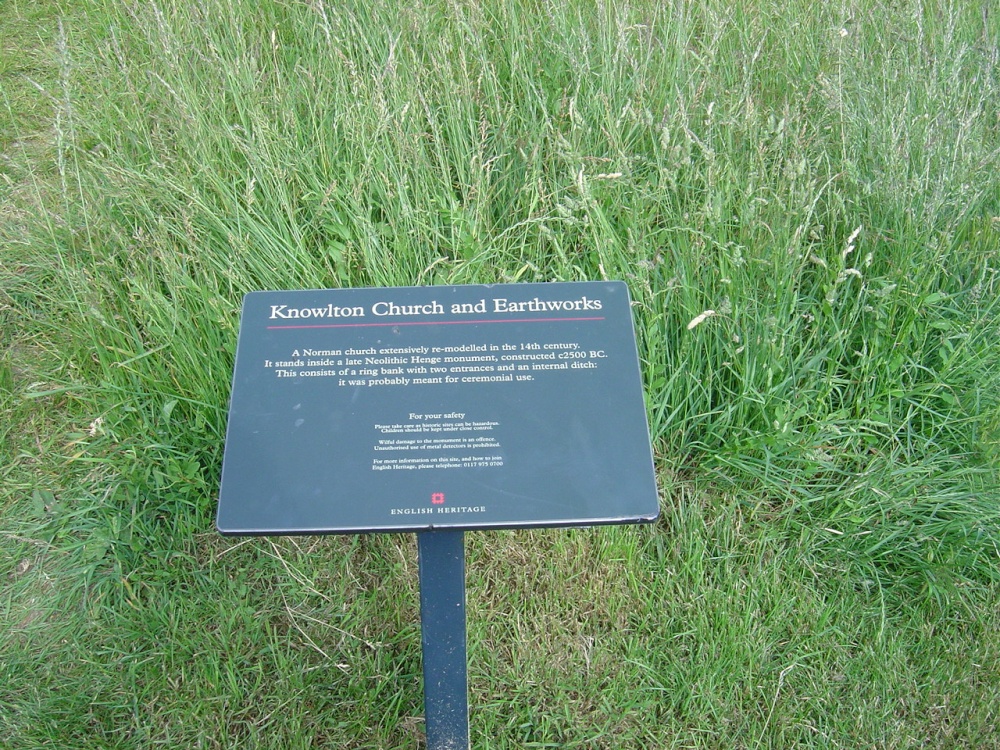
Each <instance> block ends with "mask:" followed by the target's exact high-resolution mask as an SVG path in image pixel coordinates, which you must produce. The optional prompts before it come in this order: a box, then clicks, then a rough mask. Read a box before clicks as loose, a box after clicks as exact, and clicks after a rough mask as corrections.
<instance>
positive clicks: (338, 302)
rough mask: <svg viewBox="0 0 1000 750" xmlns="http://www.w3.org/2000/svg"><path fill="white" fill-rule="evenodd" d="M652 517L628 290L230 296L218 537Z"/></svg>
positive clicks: (550, 286)
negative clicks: (232, 336)
mask: <svg viewBox="0 0 1000 750" xmlns="http://www.w3.org/2000/svg"><path fill="white" fill-rule="evenodd" d="M657 512H658V502H657V492H656V482H655V478H654V473H653V462H652V456H651V450H650V442H649V430H648V427H647V423H646V414H645V408H644V402H643V397H642V383H641V380H640V374H639V362H638V356H637V353H636V346H635V334H634V331H633V326H632V315H631V306H630V302H629V296H628V289H627V287H626V285H625V284H624V283H622V282H566V283H545V284H504V285H494V286H438V287H405V288H381V289H327V290H314V291H284V292H281V291H279V292H252V293H250V294H248V295H247V296H246V298H245V300H244V304H243V316H242V321H241V324H240V333H239V342H238V347H237V353H236V365H235V370H234V375H233V391H232V402H231V407H230V412H229V429H228V434H227V437H226V449H225V458H224V461H223V470H222V485H221V490H220V498H219V514H218V528H219V530H220V531H221V532H222V533H224V534H269V535H276V534H326V533H364V532H393V531H427V530H431V529H454V530H466V529H490V528H521V527H533V526H534V527H537V526H579V525H594V524H607V523H632V522H641V521H651V520H653V519H654V518H655V517H656V515H657Z"/></svg>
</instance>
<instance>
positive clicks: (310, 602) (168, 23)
mask: <svg viewBox="0 0 1000 750" xmlns="http://www.w3.org/2000/svg"><path fill="white" fill-rule="evenodd" d="M0 32H2V33H0V37H2V38H3V39H4V40H5V41H4V47H3V49H2V51H0V85H2V89H3V91H2V100H3V111H4V113H5V117H4V118H0V120H2V122H0V157H2V161H0V196H2V205H0V217H2V222H0V259H2V262H0V325H2V328H0V408H2V409H3V412H4V417H5V418H4V419H3V420H2V422H0V439H2V443H0V446H2V451H3V453H2V456H0V458H2V460H0V486H2V487H3V490H2V492H0V513H2V518H3V523H2V524H0V550H2V552H0V566H2V568H3V575H5V576H6V580H7V582H8V585H7V587H6V590H5V592H4V594H3V599H2V605H0V622H2V623H3V627H4V628H5V631H6V633H5V637H4V638H3V640H2V645H0V652H2V654H3V658H2V659H0V663H2V664H3V666H2V669H3V675H2V678H0V685H3V687H2V688H0V705H2V706H3V710H2V711H0V745H3V746H7V745H9V746H11V747H18V748H32V747H50V746H58V747H102V748H136V747H153V746H158V745H169V746H190V747H234V746H250V747H280V748H297V747H302V748H305V747H338V748H351V747H356V748H396V747H400V748H402V747H419V746H421V743H422V741H423V740H422V719H421V714H422V705H421V686H420V656H419V624H418V616H417V592H416V573H415V571H416V560H415V554H416V552H415V544H414V542H413V540H412V538H410V537H408V536H398V537H395V536H388V537H344V538H340V537H337V538H320V539H299V538H289V539H274V540H252V541H242V542H241V541H236V542H234V541H231V540H229V541H227V540H223V539H221V538H219V537H217V535H216V534H215V533H214V531H213V530H212V520H213V516H214V510H215V498H216V491H217V482H218V473H219V465H220V461H221V447H222V441H223V435H224V427H225V418H226V407H227V400H228V383H229V377H230V373H231V367H232V355H233V349H234V346H235V338H236V326H237V322H236V321H237V319H238V318H237V314H238V306H239V301H240V298H241V295H242V294H243V293H244V292H246V291H250V290H253V289H276V288H297V287H338V286H362V285H375V286H381V285H407V284H451V283H467V282H468V283H472V282H475V283H480V282H489V283H493V282H513V281H535V280H556V279H558V280H572V279H599V278H621V279H625V280H626V281H627V282H628V284H629V286H630V289H631V292H632V296H633V300H634V301H635V319H636V330H637V334H638V339H639V348H640V356H641V358H642V362H643V377H644V380H645V386H646V395H647V410H648V414H649V420H650V426H651V431H652V437H653V441H654V448H655V454H656V460H657V468H658V472H659V475H660V477H661V487H662V497H663V515H662V518H661V520H660V521H659V522H658V523H657V524H655V525H653V526H650V527H644V528H640V529H635V528H623V529H613V528H612V529H609V528H604V529H594V530H573V531H566V530H559V531H532V532H516V533H514V532H511V533H495V534H470V535H469V536H468V540H467V547H468V551H467V555H468V586H469V638H470V672H471V674H470V679H471V702H472V707H473V714H472V734H473V745H474V746H475V747H483V748H494V747H495V748H508V747H509V748H523V747H567V748H569V747H580V748H649V747H704V748H713V747H720V748H721V747H727V748H728V747H787V746H790V745H796V744H801V745H810V746H817V747H857V746H869V747H885V748H890V747H891V748H896V747H916V746H928V745H929V746H940V747H989V746H996V744H997V740H996V737H995V736H994V735H995V732H994V727H995V726H996V723H997V720H998V717H997V713H996V708H995V706H997V705H1000V680H998V678H997V675H998V674H1000V635H998V633H1000V628H998V625H1000V622H998V615H997V613H998V612H1000V607H998V602H1000V599H998V591H1000V589H998V586H1000V546H998V545H1000V477H998V472H997V469H998V434H1000V433H998V430H1000V403H998V394H1000V366H998V365H997V362H998V361H1000V358H998V356H997V355H998V354H1000V352H998V347H1000V344H998V342H1000V336H998V334H1000V330H998V316H997V312H998V305H1000V301H998V300H1000V279H998V275H997V274H998V268H1000V264H998V261H1000V257H998V250H997V248H998V247H1000V201H998V197H1000V190H998V188H1000V182H998V180H1000V178H998V176H997V175H998V174H1000V169H998V167H1000V164H998V161H1000V121H998V120H997V116H996V105H995V102H996V101H998V100H1000V79H998V77H997V69H998V68H997V64H996V63H997V60H998V55H1000V52H998V43H1000V29H998V26H997V20H996V17H995V14H990V13H988V12H984V11H983V10H982V9H981V8H979V7H976V5H975V4H964V5H963V4H957V3H949V2H945V1H944V0H940V1H935V2H929V3H922V4H918V3H896V4H892V3H881V2H875V1H874V0H864V1H861V0H859V1H858V2H851V3H846V4H841V5H840V6H836V7H834V6H831V5H824V4H820V5H817V4H815V3H803V2H793V3H790V4H789V3H785V4H781V5H778V4H773V3H768V2H766V0H754V1H753V2H745V3H741V4H738V5H736V6H733V5H732V4H731V3H721V2H715V1H714V0H710V1H709V2H703V3H697V4H689V3H685V2H675V3H667V4H663V3H645V2H642V3H631V4H625V3H609V2H601V3H586V2H576V1H574V2H564V3H551V2H528V0H522V1H521V2H513V1H511V2H500V1H499V0H497V1H493V0H489V1H488V2H482V3H478V4H468V3H459V2H448V1H445V0H425V1H423V2H420V3H417V4H409V5H407V6H405V7H399V6H398V4H396V3H389V2H374V3H352V2H345V3H337V4H327V3H325V2H323V0H315V1H314V2H301V3H298V2H271V1H269V0H265V1H264V2H260V1H258V2H254V3H248V2H244V1H243V0H203V2H200V3H174V2H161V3H148V2H144V3H129V4H126V3H119V2H115V1H114V0H101V1H100V2H92V3H86V4H84V3H73V2H65V3H54V2H38V3H33V4H31V5H30V6H29V5H26V4H23V3H13V4H8V5H7V6H5V7H4V8H3V9H2V10H0ZM708 311H711V313H709V312H708Z"/></svg>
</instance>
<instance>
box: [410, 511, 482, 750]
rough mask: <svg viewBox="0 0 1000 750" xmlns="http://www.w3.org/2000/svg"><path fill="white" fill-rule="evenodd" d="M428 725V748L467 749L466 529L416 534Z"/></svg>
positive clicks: (437, 749) (425, 708)
mask: <svg viewBox="0 0 1000 750" xmlns="http://www.w3.org/2000/svg"><path fill="white" fill-rule="evenodd" d="M417 548H418V553H419V557H420V634H421V642H422V644H421V645H422V651H423V660H424V726H425V728H426V730H427V747H428V750H458V749H459V748H460V749H461V750H468V748H469V689H468V683H469V680H468V659H467V656H466V644H465V533H464V532H462V531H423V532H421V533H419V534H417Z"/></svg>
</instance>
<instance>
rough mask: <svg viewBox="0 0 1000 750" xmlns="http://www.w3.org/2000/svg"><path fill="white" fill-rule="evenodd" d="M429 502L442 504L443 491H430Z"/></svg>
mask: <svg viewBox="0 0 1000 750" xmlns="http://www.w3.org/2000/svg"><path fill="white" fill-rule="evenodd" d="M431 502H432V503H433V504H434V505H444V493H443V492H432V493H431Z"/></svg>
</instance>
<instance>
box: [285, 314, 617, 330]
mask: <svg viewBox="0 0 1000 750" xmlns="http://www.w3.org/2000/svg"><path fill="white" fill-rule="evenodd" d="M580 320H604V318H603V317H591V318H514V319H510V318H504V319H501V320H438V321H428V322H426V323H424V322H417V321H408V322H405V323H323V324H319V325H297V326H267V330H268V331H281V330H288V329H291V328H371V327H373V326H458V325H476V324H477V323H565V322H569V321H580Z"/></svg>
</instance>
